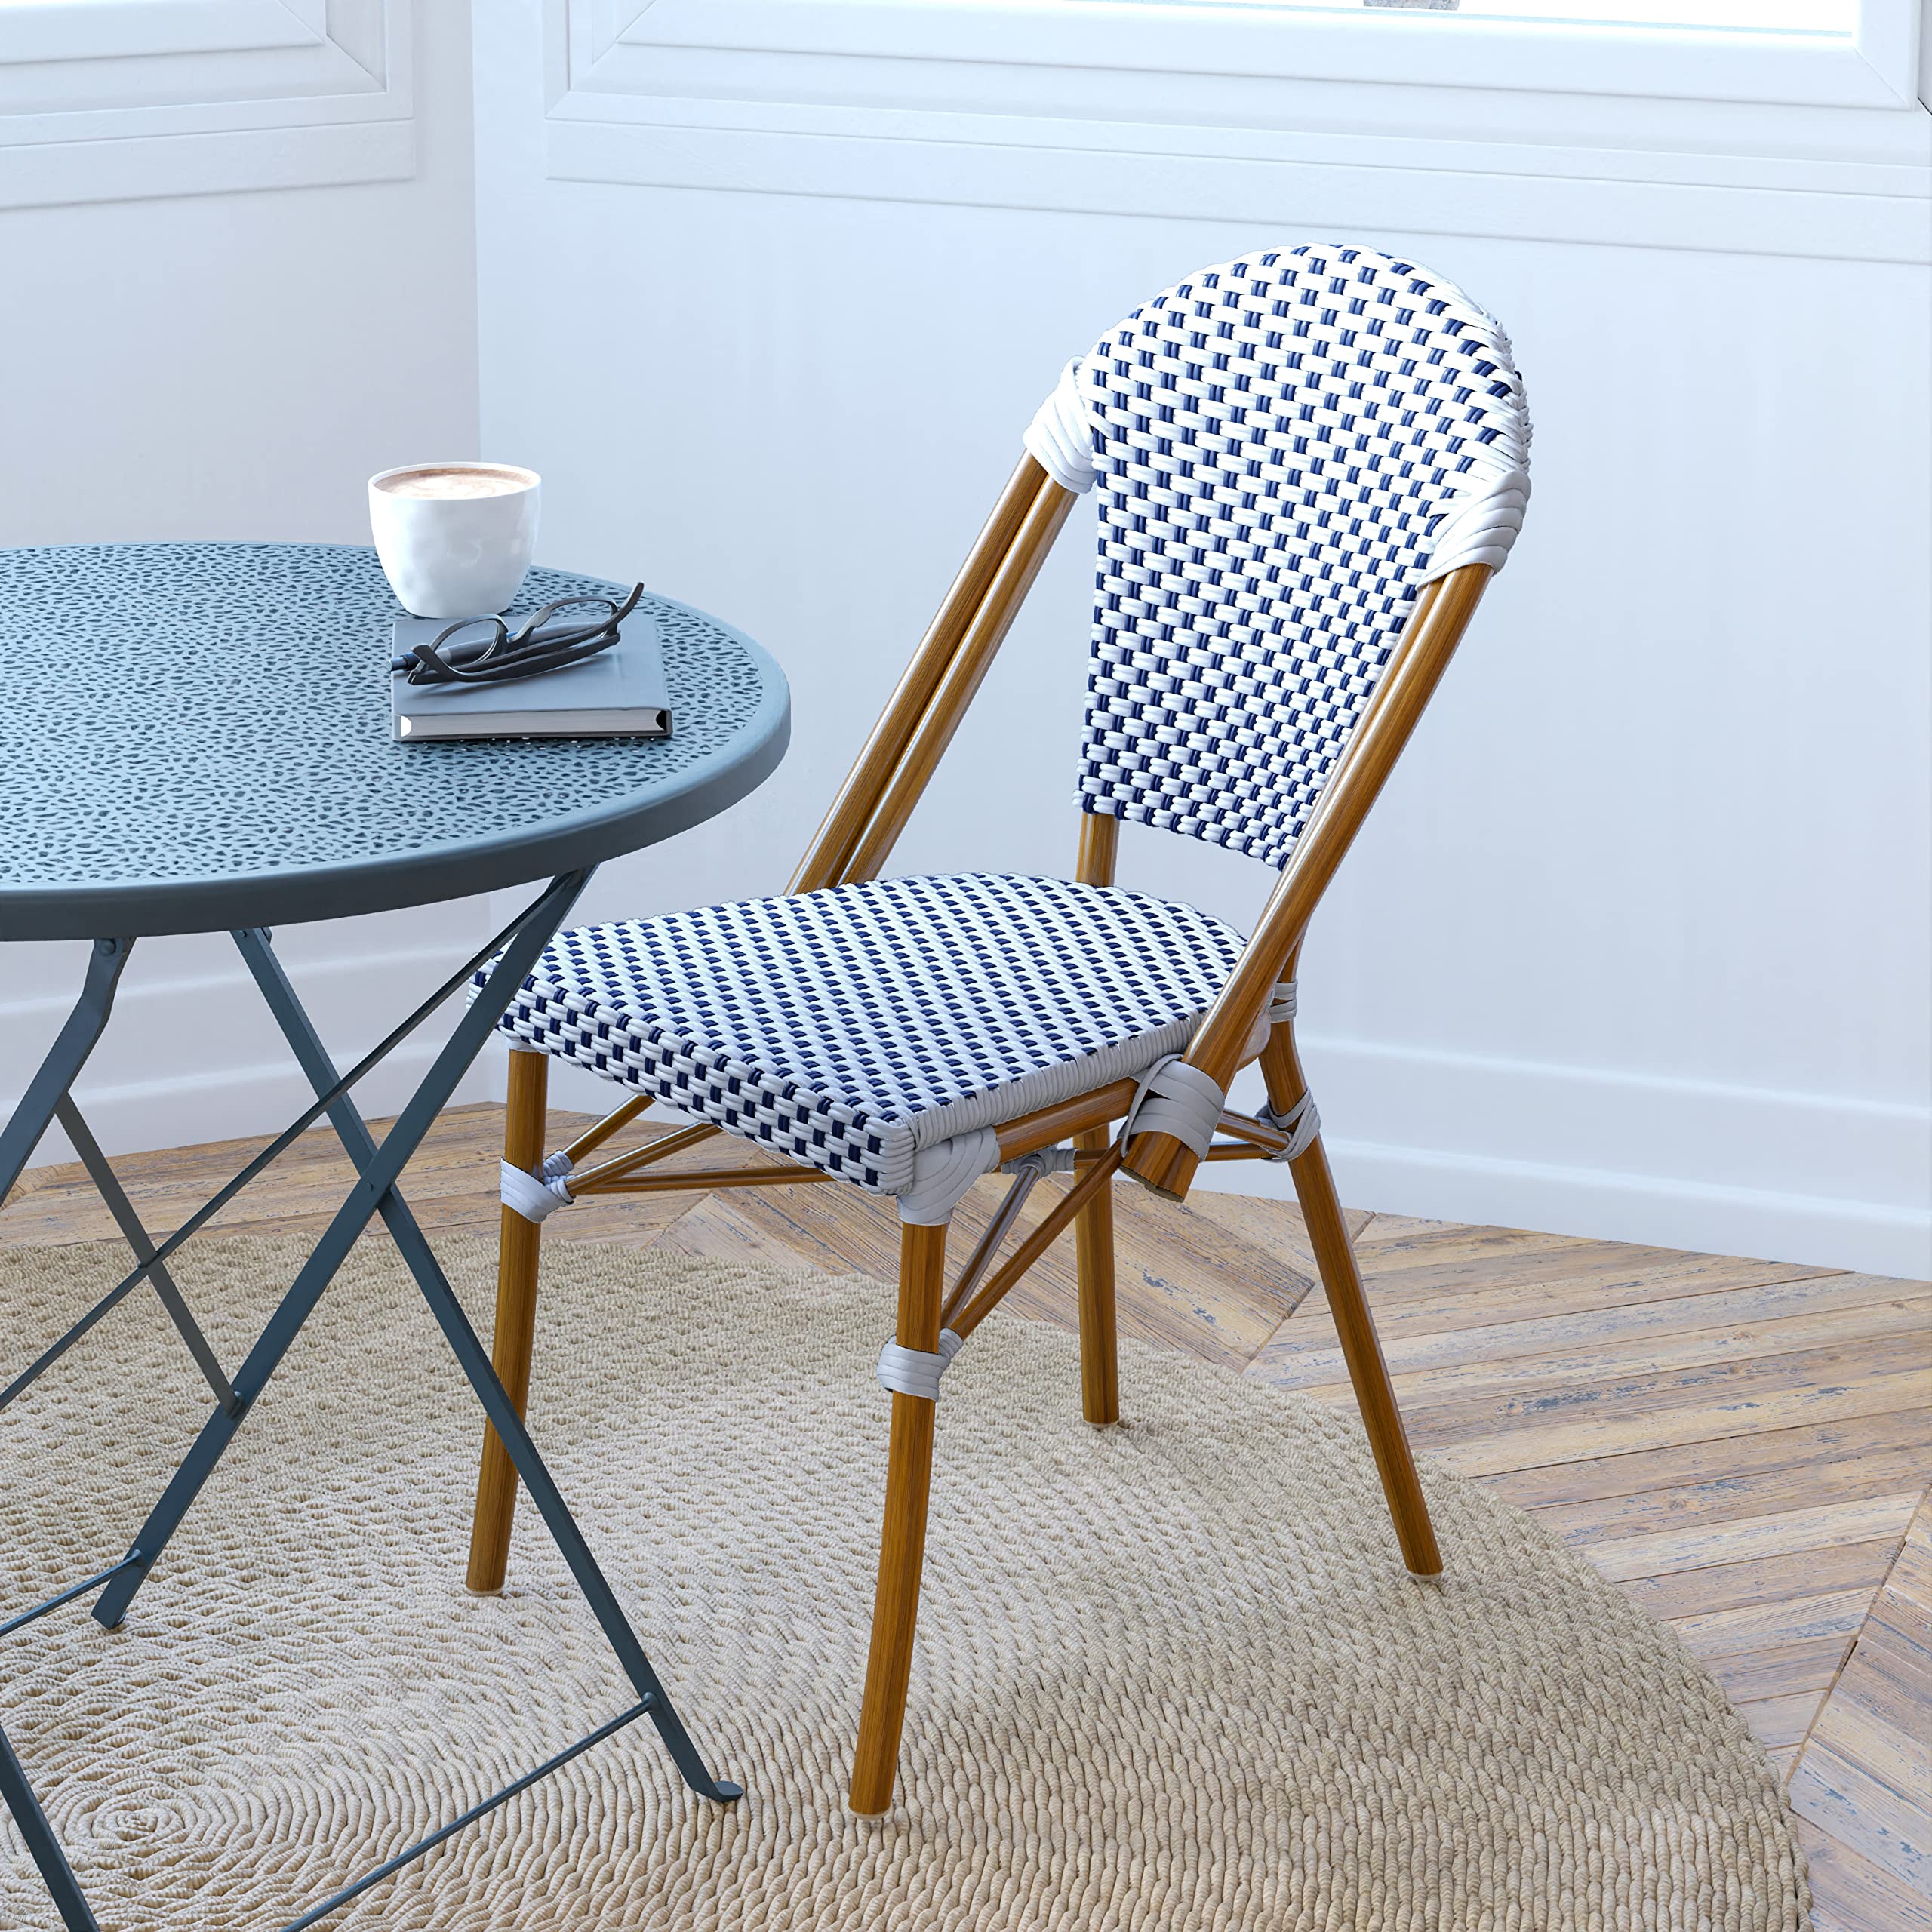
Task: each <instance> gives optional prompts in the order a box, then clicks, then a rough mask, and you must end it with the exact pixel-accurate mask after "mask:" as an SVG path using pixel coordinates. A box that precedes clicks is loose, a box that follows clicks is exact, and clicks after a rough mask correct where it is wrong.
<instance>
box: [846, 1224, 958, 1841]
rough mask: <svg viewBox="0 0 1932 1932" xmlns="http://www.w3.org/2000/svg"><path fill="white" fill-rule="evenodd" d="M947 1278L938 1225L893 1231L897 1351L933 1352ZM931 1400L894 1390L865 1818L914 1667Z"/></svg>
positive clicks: (862, 1760) (894, 1766)
mask: <svg viewBox="0 0 1932 1932" xmlns="http://www.w3.org/2000/svg"><path fill="white" fill-rule="evenodd" d="M945 1279H946V1229H945V1226H943V1224H942V1225H941V1226H937V1227H927V1226H919V1225H918V1224H915V1223H910V1222H909V1223H906V1224H905V1225H904V1226H902V1227H901V1228H900V1232H899V1327H898V1331H897V1340H898V1343H899V1346H900V1347H901V1348H902V1349H918V1350H920V1351H921V1352H922V1353H925V1354H928V1355H930V1354H932V1353H934V1352H935V1351H937V1349H938V1347H939V1321H940V1298H941V1296H942V1294H943V1290H944V1287H945ZM936 1408H937V1404H936V1403H934V1402H931V1401H927V1400H926V1399H925V1398H924V1397H922V1396H918V1395H900V1394H899V1393H897V1392H894V1395H893V1398H892V1431H891V1447H890V1448H889V1450H888V1454H887V1459H886V1472H885V1523H884V1529H883V1530H882V1531H881V1534H880V1537H879V1551H878V1587H877V1589H876V1590H875V1592H874V1594H873V1597H872V1648H871V1651H870V1652H869V1654H868V1655H867V1657H866V1690H865V1702H864V1703H863V1705H862V1706H861V1707H860V1712H859V1741H858V1746H857V1749H856V1750H855V1751H854V1753H853V1758H852V1785H851V1796H850V1800H849V1802H850V1804H851V1808H852V1809H853V1810H854V1811H857V1812H858V1813H860V1814H861V1815H863V1816H866V1817H872V1816H876V1815H877V1814H878V1813H880V1812H881V1811H884V1810H886V1809H887V1808H888V1807H889V1806H890V1805H891V1802H892V1787H893V1785H894V1781H895V1780H896V1779H897V1774H898V1770H899V1736H900V1731H901V1730H902V1729H903V1727H904V1725H905V1721H906V1684H907V1683H908V1681H909V1679H910V1678H911V1675H912V1632H913V1626H915V1623H917V1622H918V1615H919V1579H920V1574H921V1571H922V1570H923V1568H924V1564H925V1555H926V1503H927V1498H928V1494H929V1492H930V1491H931V1485H932V1473H933V1423H934V1411H935V1409H936Z"/></svg>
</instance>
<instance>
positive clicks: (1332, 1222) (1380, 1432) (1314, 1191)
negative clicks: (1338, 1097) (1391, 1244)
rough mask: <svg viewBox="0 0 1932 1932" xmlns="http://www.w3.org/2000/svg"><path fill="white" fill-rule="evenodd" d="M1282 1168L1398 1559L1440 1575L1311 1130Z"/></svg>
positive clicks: (1416, 1570) (1324, 1160) (1411, 1462)
mask: <svg viewBox="0 0 1932 1932" xmlns="http://www.w3.org/2000/svg"><path fill="white" fill-rule="evenodd" d="M1288 1171H1289V1173H1290V1174H1292V1175H1293V1176H1294V1183H1295V1192H1296V1194H1297V1195H1298V1196H1299V1197H1300V1201H1301V1211H1302V1217H1303V1220H1305V1221H1306V1223H1308V1238H1309V1245H1310V1246H1311V1247H1312V1248H1313V1249H1314V1250H1315V1260H1316V1262H1317V1263H1318V1264H1319V1266H1320V1267H1321V1284H1322V1286H1323V1287H1324V1288H1326V1289H1327V1291H1328V1308H1329V1312H1331V1314H1332V1315H1334V1318H1335V1330H1336V1333H1337V1334H1338V1335H1339V1336H1340V1338H1341V1343H1342V1358H1343V1361H1346V1363H1347V1364H1348V1368H1349V1380H1350V1382H1352V1383H1353V1384H1354V1385H1355V1401H1356V1403H1357V1404H1358V1406H1359V1407H1360V1408H1361V1419H1362V1421H1363V1423H1364V1424H1365V1425H1366V1426H1367V1430H1368V1441H1369V1447H1371V1449H1372V1450H1373V1451H1374V1452H1375V1466H1376V1469H1377V1472H1378V1473H1379V1474H1380V1476H1381V1478H1382V1492H1383V1495H1385V1496H1386V1497H1387V1498H1388V1499H1389V1515H1390V1516H1391V1517H1392V1518H1394V1519H1395V1536H1396V1539H1397V1540H1398V1542H1399V1543H1401V1546H1402V1561H1403V1562H1404V1564H1406V1565H1407V1567H1408V1570H1409V1572H1410V1574H1411V1575H1413V1576H1417V1577H1437V1576H1440V1575H1441V1574H1442V1555H1441V1552H1440V1551H1439V1550H1438V1549H1437V1548H1436V1545H1435V1525H1434V1524H1432V1523H1431V1522H1430V1521H1429V1505H1428V1504H1427V1503H1426V1502H1424V1501H1423V1494H1422V1484H1421V1483H1420V1481H1417V1477H1416V1463H1415V1457H1414V1456H1413V1455H1412V1454H1411V1453H1410V1450H1409V1438H1408V1432H1407V1430H1406V1429H1404V1428H1403V1426H1402V1412H1401V1410H1400V1409H1399V1408H1398V1407H1396V1405H1395V1390H1394V1389H1393V1388H1392V1386H1390V1384H1389V1364H1388V1363H1387V1362H1386V1361H1384V1360H1383V1355H1382V1341H1381V1338H1380V1337H1379V1336H1378V1335H1377V1334H1376V1332H1375V1319H1374V1316H1373V1315H1371V1314H1370V1313H1369V1312H1368V1298H1367V1296H1366V1295H1365V1294H1364V1293H1363V1291H1362V1284H1361V1269H1359V1268H1358V1266H1356V1264H1355V1247H1354V1245H1353V1244H1352V1242H1351V1241H1349V1229H1348V1223H1347V1222H1346V1221H1345V1220H1343V1217H1342V1204H1341V1201H1340V1198H1339V1197H1338V1196H1337V1194H1336V1192H1335V1177H1334V1174H1332V1173H1331V1171H1330V1170H1329V1166H1328V1155H1327V1150H1326V1149H1324V1147H1323V1146H1322V1145H1321V1136H1320V1135H1319V1134H1317V1135H1316V1136H1315V1139H1314V1140H1312V1142H1311V1143H1309V1147H1308V1149H1307V1151H1306V1152H1305V1153H1303V1155H1300V1158H1297V1159H1296V1160H1294V1161H1291V1162H1290V1164H1289V1167H1288Z"/></svg>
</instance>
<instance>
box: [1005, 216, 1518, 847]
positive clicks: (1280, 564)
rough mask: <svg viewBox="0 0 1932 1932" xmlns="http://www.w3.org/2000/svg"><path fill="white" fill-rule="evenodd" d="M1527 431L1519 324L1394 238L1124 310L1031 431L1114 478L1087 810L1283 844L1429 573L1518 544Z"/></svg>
mask: <svg viewBox="0 0 1932 1932" xmlns="http://www.w3.org/2000/svg"><path fill="white" fill-rule="evenodd" d="M1529 439H1530V426H1529V418H1528V415H1527V411H1526V410H1525V408H1524V399H1523V389H1522V383H1521V380H1520V379H1519V378H1518V376H1517V374H1516V371H1515V367H1514V365H1513V364H1512V360H1511V355H1510V349H1509V340H1508V338H1507V337H1506V336H1505V335H1504V334H1503V331H1502V330H1501V328H1500V327H1499V326H1498V325H1497V324H1496V322H1494V321H1493V320H1492V319H1491V318H1490V317H1489V316H1487V315H1485V314H1484V313H1483V312H1482V311H1481V309H1478V308H1477V307H1476V306H1475V305H1474V304H1473V303H1471V302H1470V301H1469V300H1468V299H1467V298H1466V297H1464V296H1463V294H1461V293H1460V291H1458V290H1457V288H1454V286H1453V285H1451V284H1450V283H1448V282H1447V281H1444V280H1442V279H1441V278H1440V277H1439V276H1437V275H1432V274H1431V273H1430V272H1429V271H1428V270H1426V269H1420V268H1417V267H1416V266H1414V265H1413V264H1412V263H1407V262H1404V261H1399V260H1395V258H1394V257H1390V256H1388V255H1384V254H1378V253H1377V252H1376V251H1374V250H1372V249H1367V248H1332V247H1312V248H1297V249H1294V250H1291V251H1287V252H1286V253H1284V254H1266V255H1257V256H1251V257H1247V258H1246V259H1244V260H1241V261H1237V262H1231V263H1226V264H1225V265H1224V266H1221V267H1219V268H1213V269H1204V270H1203V271H1202V272H1201V273H1200V274H1198V275H1193V276H1190V277H1189V279H1188V280H1186V281H1183V282H1181V283H1180V284H1178V285H1177V286H1176V287H1174V288H1171V289H1169V290H1168V291H1167V292H1166V293H1165V294H1162V295H1158V296H1156V297H1155V298H1154V300H1152V301H1151V302H1149V303H1146V304H1145V305H1144V306H1142V307H1140V308H1139V309H1136V310H1135V311H1134V313H1133V314H1132V315H1130V316H1129V317H1128V318H1127V320H1126V321H1124V322H1122V323H1121V325H1119V326H1118V328H1114V329H1111V330H1109V331H1108V332H1107V334H1106V335H1105V336H1104V337H1103V338H1102V339H1101V340H1100V342H1099V343H1097V345H1096V346H1095V347H1094V349H1093V350H1092V352H1091V353H1090V354H1088V355H1086V356H1085V357H1084V358H1082V359H1081V361H1079V362H1078V363H1076V364H1074V365H1070V366H1069V369H1068V371H1067V373H1066V375H1065V376H1064V377H1063V378H1062V380H1061V384H1060V388H1059V389H1057V391H1056V392H1055V393H1054V395H1053V396H1052V397H1051V398H1049V400H1048V403H1047V405H1045V407H1044V408H1042V409H1041V412H1040V414H1039V416H1038V417H1036V418H1035V422H1034V423H1033V426H1032V428H1031V429H1029V432H1028V435H1027V438H1026V441H1027V447H1028V448H1029V449H1030V450H1031V451H1032V453H1033V454H1034V455H1035V457H1038V459H1039V460H1040V461H1041V463H1042V464H1043V465H1044V466H1045V467H1046V468H1047V469H1048V472H1050V473H1051V475H1054V478H1056V480H1057V481H1060V482H1061V483H1062V484H1063V485H1065V486H1066V488H1069V489H1084V488H1087V487H1088V485H1091V483H1092V482H1094V481H1095V480H1096V479H1097V480H1098V481H1099V483H1100V573H1099V577H1098V580H1097V582H1098V592H1099V594H1098V597H1097V601H1096V605H1095V609H1094V635H1093V647H1092V656H1091V666H1090V672H1089V677H1088V691H1089V700H1088V718H1087V730H1086V735H1085V741H1084V749H1083V758H1084V763H1083V769H1082V772H1081V783H1080V791H1081V798H1082V800H1083V801H1084V804H1085V806H1086V808H1087V809H1088V811H1099V812H1106V813H1111V814H1114V815H1115V816H1116V817H1121V818H1128V819H1135V820H1141V821H1143V822H1145V823H1148V824H1151V825H1158V826H1164V827H1166V828H1168V829H1170V830H1172V831H1175V832H1186V833H1188V834H1189V835H1192V836H1193V837H1195V838H1201V839H1204V840H1206V841H1208V842H1209V843H1210V844H1217V845H1226V846H1227V847H1229V848H1231V849H1232V850H1233V851H1238V852H1246V853H1248V854H1252V855H1253V856H1254V857H1257V858H1260V859H1263V860H1266V861H1267V862H1268V863H1271V864H1274V865H1280V864H1281V863H1284V861H1285V860H1286V859H1287V857H1288V854H1289V853H1290V852H1291V851H1292V849H1293V848H1294V842H1295V840H1296V839H1297V837H1298V836H1299V835H1300V832H1301V831H1302V829H1303V827H1304V826H1306V823H1308V820H1309V814H1310V813H1311V812H1312V810H1313V808H1314V805H1315V801H1316V799H1317V798H1318V797H1319V796H1320V795H1321V789H1322V787H1323V786H1324V785H1325V784H1326V783H1327V780H1328V777H1329V776H1330V774H1331V772H1332V771H1334V766H1335V762H1336V759H1337V756H1338V755H1339V754H1340V752H1341V750H1342V748H1343V746H1344V745H1345V744H1346V743H1347V742H1348V739H1349V735H1350V734H1351V733H1352V731H1353V730H1354V728H1355V724H1356V722H1357V721H1358V719H1359V718H1360V717H1361V712H1362V710H1363V708H1364V706H1365V704H1366V703H1367V700H1368V697H1369V694H1370V693H1371V691H1373V690H1374V688H1375V685H1376V682H1377V679H1378V678H1380V675H1381V673H1382V671H1383V667H1384V666H1386V663H1388V661H1389V654H1390V652H1391V650H1392V647H1393V646H1394V645H1395V641H1396V639H1397V638H1398V636H1399V635H1400V634H1401V629H1402V626H1403V624H1404V622H1405V621H1406V620H1407V617H1408V615H1409V613H1410V611H1411V610H1412V609H1413V608H1414V603H1415V599H1416V596H1417V592H1419V590H1420V588H1421V586H1423V583H1426V582H1427V581H1428V580H1429V579H1430V578H1432V577H1440V576H1442V575H1444V574H1447V572H1448V571H1451V570H1453V569H1454V568H1457V567H1458V566H1459V565H1463V564H1469V563H1481V564H1486V565H1488V566H1489V567H1490V568H1491V569H1496V568H1500V566H1501V565H1502V564H1503V560H1504V559H1505V558H1506V556H1507V555H1508V554H1509V546H1510V544H1511V543H1512V541H1513V540H1514V539H1515V535H1516V533H1517V531H1518V529H1519V528H1521V523H1522V513H1523V506H1524V503H1525V501H1526V500H1527V495H1528V491H1529V477H1528V474H1527V463H1528V459H1529ZM1089 446H1091V451H1092V454H1091V459H1088V460H1083V457H1084V450H1085V448H1087V447H1089Z"/></svg>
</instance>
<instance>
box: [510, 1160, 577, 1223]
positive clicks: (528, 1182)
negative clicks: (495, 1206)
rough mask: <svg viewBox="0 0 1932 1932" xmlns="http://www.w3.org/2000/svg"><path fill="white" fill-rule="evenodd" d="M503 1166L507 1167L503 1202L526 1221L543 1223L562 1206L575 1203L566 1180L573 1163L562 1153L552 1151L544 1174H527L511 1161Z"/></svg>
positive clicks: (544, 1168) (544, 1166) (546, 1162)
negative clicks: (512, 1164) (513, 1165)
mask: <svg viewBox="0 0 1932 1932" xmlns="http://www.w3.org/2000/svg"><path fill="white" fill-rule="evenodd" d="M560 1162H561V1165H559V1164H558V1163H560ZM499 1165H500V1167H501V1168H502V1170H503V1180H502V1183H501V1186H500V1189H499V1192H500V1194H501V1195H502V1197H503V1205H504V1206H505V1207H507V1208H509V1210H510V1211H511V1212H512V1214H521V1216H522V1217H523V1218H524V1219H525V1220H526V1221H537V1222H541V1221H543V1220H544V1219H546V1217H548V1216H549V1215H552V1214H555V1212H556V1211H557V1210H558V1208H559V1207H568V1206H569V1205H570V1204H571V1190H570V1187H569V1186H568V1182H567V1180H566V1179H565V1177H566V1176H567V1175H568V1174H569V1173H570V1171H571V1164H570V1162H569V1161H568V1160H566V1159H565V1157H564V1156H563V1155H561V1154H552V1155H551V1156H550V1157H549V1159H548V1160H546V1161H545V1162H544V1163H543V1175H542V1176H538V1175H537V1174H528V1173H526V1172H525V1171H524V1169H522V1168H513V1167H512V1166H511V1165H510V1164H509V1161H501V1162H500V1163H499Z"/></svg>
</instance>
